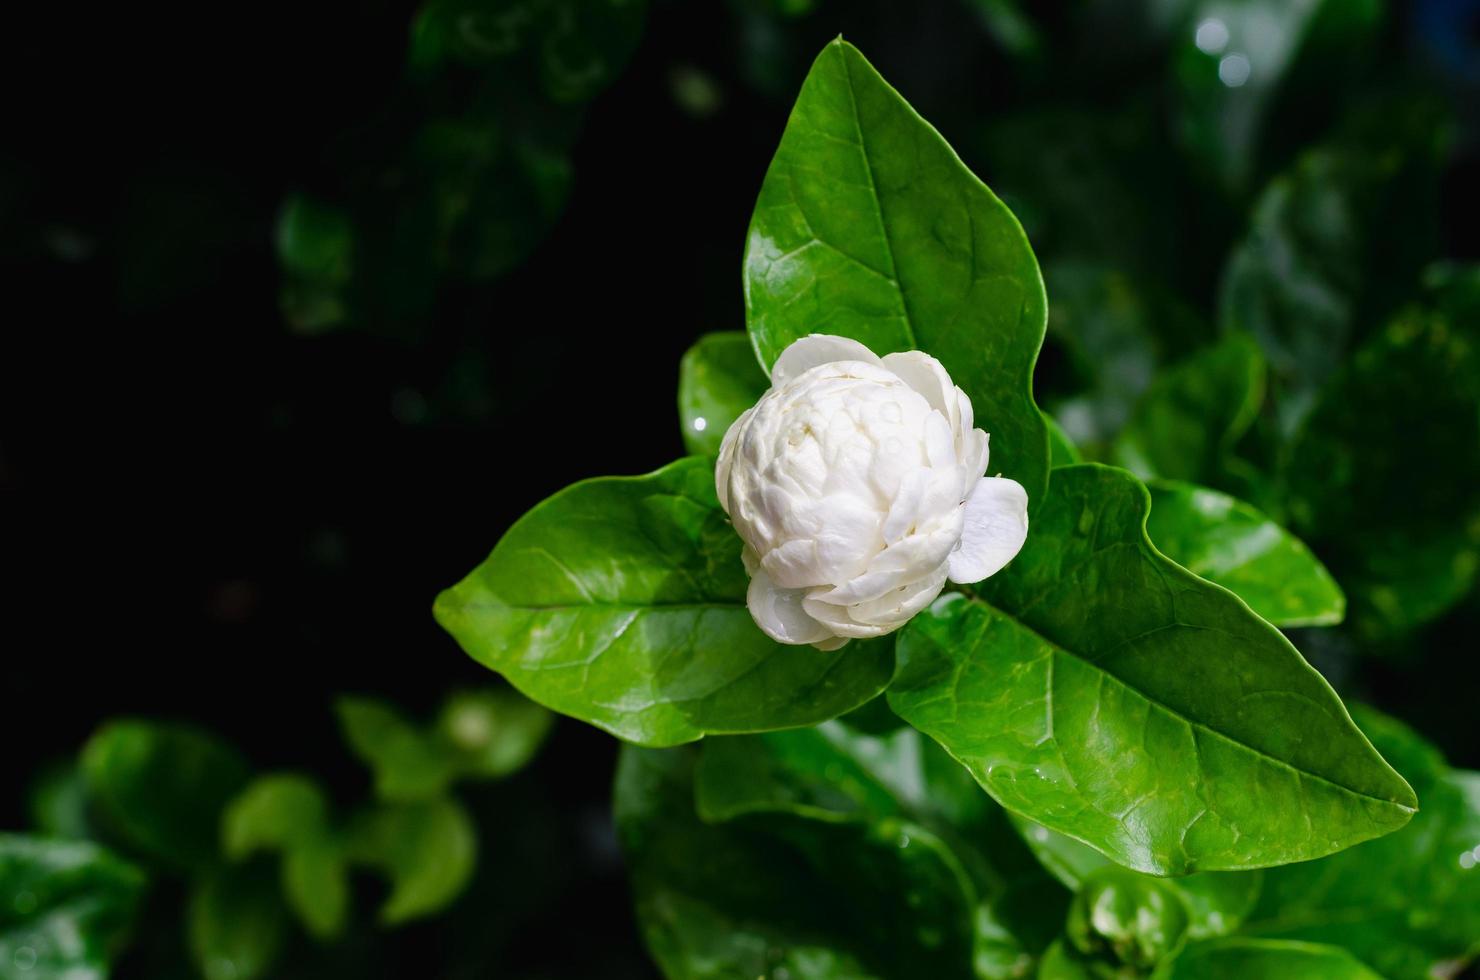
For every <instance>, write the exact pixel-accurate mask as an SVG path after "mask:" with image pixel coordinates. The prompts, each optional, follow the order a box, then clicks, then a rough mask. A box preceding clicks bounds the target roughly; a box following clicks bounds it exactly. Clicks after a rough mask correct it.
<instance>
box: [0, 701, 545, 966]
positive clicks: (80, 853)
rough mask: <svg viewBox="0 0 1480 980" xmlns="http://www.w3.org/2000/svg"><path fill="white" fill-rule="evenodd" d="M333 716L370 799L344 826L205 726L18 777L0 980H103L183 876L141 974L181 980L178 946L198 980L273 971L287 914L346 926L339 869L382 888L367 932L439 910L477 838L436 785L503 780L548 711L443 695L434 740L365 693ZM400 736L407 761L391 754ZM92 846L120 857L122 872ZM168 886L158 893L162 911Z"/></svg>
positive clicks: (97, 749)
mask: <svg viewBox="0 0 1480 980" xmlns="http://www.w3.org/2000/svg"><path fill="white" fill-rule="evenodd" d="M340 711H341V715H342V716H344V717H345V738H346V740H347V741H348V742H349V744H350V747H351V749H352V750H353V751H354V752H355V753H356V754H358V755H360V756H361V757H362V758H364V759H365V761H366V762H367V764H369V765H370V766H371V767H372V769H374V771H375V773H376V787H377V795H378V796H379V797H380V799H378V800H375V801H371V802H369V803H367V804H362V805H360V806H358V807H356V808H355V809H354V810H353V811H352V812H351V813H350V814H348V815H347V816H345V817H343V818H340V817H336V815H335V814H334V813H333V811H332V807H331V803H330V800H329V797H328V795H327V793H326V792H325V790H324V789H323V788H322V787H321V786H320V785H319V783H318V782H317V781H316V780H315V779H314V778H313V777H311V776H307V775H304V774H297V773H271V774H266V775H261V776H257V777H255V778H253V777H252V775H251V770H250V767H249V766H248V765H247V763H246V761H245V759H243V758H242V756H241V755H240V754H239V753H238V752H237V750H236V749H235V748H233V747H232V746H231V745H229V744H227V743H226V742H224V741H222V740H221V739H219V738H217V737H216V736H214V735H211V734H209V733H207V732H204V731H201V730H198V729H195V728H189V727H185V726H182V725H173V724H167V723H162V722H154V721H144V720H137V719H128V720H119V721H113V722H108V723H105V724H104V725H103V726H102V727H101V728H100V729H99V730H98V731H97V733H95V734H94V735H93V737H92V738H91V739H90V740H89V741H88V743H87V745H86V746H84V747H83V749H82V752H81V756H80V761H79V763H78V765H77V766H76V767H75V768H71V769H57V770H54V771H52V772H49V773H47V774H44V775H43V777H42V778H41V779H39V780H38V781H37V782H36V783H35V785H34V787H33V789H32V794H31V804H32V806H31V809H32V813H33V816H34V819H35V821H36V824H37V826H36V831H37V833H36V834H35V835H34V836H27V835H0V894H4V895H7V896H11V899H10V900H9V902H8V904H7V905H3V906H0V977H4V978H5V980H11V978H12V977H21V976H30V977H38V976H39V977H52V976H55V977H62V976H73V975H74V974H73V973H70V972H68V970H69V969H70V970H81V971H83V972H84V973H85V974H86V975H87V976H103V975H106V973H107V968H108V963H109V961H110V960H111V959H112V958H113V957H115V956H116V955H117V954H118V953H119V952H120V951H121V950H122V949H123V948H124V947H125V945H126V944H127V942H128V940H129V938H130V934H131V933H132V931H133V929H134V928H135V920H136V919H137V918H138V917H139V913H140V909H139V906H140V903H141V897H142V895H143V892H144V887H145V884H146V882H159V883H161V884H162V885H171V884H177V883H182V882H183V884H184V885H185V886H186V890H187V892H188V896H187V897H186V899H185V901H184V907H183V908H180V909H177V910H176V911H175V915H176V918H177V920H180V919H183V923H182V924H177V925H176V928H179V929H182V930H183V933H184V936H183V941H182V942H181V943H180V945H179V946H178V947H177V948H176V949H175V950H174V951H173V952H171V953H169V954H167V955H166V956H165V961H164V963H155V965H154V967H153V969H155V970H160V971H168V972H170V973H171V974H173V973H175V972H178V971H181V970H184V969H185V967H184V965H183V964H180V963H177V962H175V958H176V957H177V956H178V954H179V953H181V952H183V951H184V950H186V949H188V951H189V955H190V960H191V962H192V964H193V969H194V972H195V974H196V975H198V976H200V977H203V978H205V980H251V978H254V977H264V976H271V975H275V971H276V970H277V969H278V967H279V962H278V961H279V957H280V955H281V953H282V951H283V949H284V948H285V947H286V946H287V945H288V940H289V936H290V919H292V918H296V919H297V921H298V923H299V924H300V925H301V926H302V928H303V929H304V930H305V931H306V932H307V934H308V935H309V936H311V937H313V939H315V940H317V941H319V942H321V943H327V942H331V941H334V940H337V939H339V938H340V937H341V936H342V935H343V933H344V932H345V930H346V928H347V926H348V925H349V924H350V916H351V914H352V909H351V904H352V894H353V891H354V889H353V888H352V887H351V884H352V883H351V878H350V872H351V869H352V868H354V867H366V868H370V869H373V870H375V871H376V872H378V873H379V874H380V875H382V876H383V877H385V878H386V879H387V880H388V881H389V884H390V892H389V894H388V895H387V896H386V898H385V901H384V903H383V904H382V906H381V909H380V912H379V916H378V921H379V922H380V923H381V924H382V925H384V926H397V925H401V924H403V923H405V922H408V921H410V920H413V919H417V918H423V917H425V916H428V915H432V914H435V913H438V912H440V911H442V910H443V909H444V908H446V907H447V906H448V905H449V904H451V903H452V902H454V901H455V900H456V899H457V898H458V897H459V896H460V895H461V894H462V892H463V890H464V889H465V888H466V886H467V884H468V882H469V879H470V877H471V875H472V873H473V869H474V866H475V864H476V862H477V853H478V840H477V831H476V829H475V827H474V825H473V821H472V818H471V817H470V816H469V814H468V812H467V810H466V809H465V808H464V806H463V805H462V804H461V803H459V802H458V800H457V799H456V798H454V797H453V796H451V795H450V784H451V781H452V780H453V779H454V778H456V779H460V780H477V781H487V780H497V779H502V778H504V777H507V776H509V775H512V774H513V773H514V772H517V771H518V770H519V769H520V768H522V767H523V766H524V765H525V764H527V763H528V762H529V761H530V759H532V758H533V756H534V754H535V752H537V751H538V750H539V747H540V745H541V744H542V743H543V741H544V739H545V737H546V736H547V735H548V733H549V731H550V727H551V723H552V722H553V720H554V719H553V716H552V715H551V714H550V713H549V712H547V711H545V710H544V709H543V708H540V707H539V706H537V705H535V704H533V703H531V702H529V701H527V700H525V699H523V698H521V697H519V696H518V695H517V694H515V693H513V692H512V691H509V690H506V689H488V690H478V691H464V692H459V693H456V694H454V695H452V696H450V697H449V698H448V699H447V700H446V702H445V703H444V705H443V708H442V713H441V715H440V719H441V721H440V722H439V725H438V727H437V728H435V729H434V732H435V733H436V734H435V735H434V736H422V735H421V733H420V732H418V731H417V730H415V729H413V728H412V727H411V726H409V725H408V724H407V723H406V722H404V721H402V720H401V719H400V717H399V715H398V714H397V713H396V712H395V711H394V710H393V709H391V708H389V707H387V706H386V705H384V704H382V703H379V702H374V701H371V700H368V699H350V698H345V699H342V700H341V703H340ZM413 739H415V740H416V741H415V749H414V750H413V751H406V750H405V749H404V747H403V745H402V743H403V742H405V741H407V740H413ZM387 745H389V746H390V747H391V751H390V752H389V753H388V752H387V751H386V746H387ZM387 765H393V766H401V765H416V766H422V767H425V768H426V769H427V770H428V771H430V772H432V773H434V774H435V775H436V778H435V779H434V780H432V781H421V782H412V781H411V780H410V779H409V776H408V775H407V774H406V773H405V772H403V771H399V770H397V771H395V772H394V773H393V774H392V775H391V776H390V777H387V776H386V775H385V773H386V767H387ZM408 786H410V787H412V788H413V789H414V790H415V792H414V793H411V794H410V796H409V798H408V797H407V796H406V795H405V794H404V791H405V789H406V788H407V787H408ZM387 789H389V790H390V792H389V794H387ZM103 845H106V846H109V847H116V848H117V849H118V850H119V852H120V853H125V854H130V855H133V856H136V857H137V860H138V862H139V863H138V866H135V865H132V864H129V863H127V862H126V861H124V860H123V859H122V858H120V857H115V856H114V855H113V854H112V853H111V852H110V851H109V850H104V848H103ZM273 855H276V856H277V860H273V859H272V856H273ZM275 865H276V870H275ZM173 890H174V889H173V888H169V887H161V888H160V889H159V891H161V892H162V893H163V894H162V895H161V900H162V901H168V900H169V898H170V895H171V893H172V892H173ZM159 911H160V910H158V909H151V910H150V912H151V914H154V913H156V912H159ZM8 915H13V916H14V918H13V919H7V916H8ZM32 966H35V967H36V968H37V969H38V970H39V972H37V973H30V972H28V971H30V970H31V968H32ZM88 971H91V972H88ZM77 975H81V974H77Z"/></svg>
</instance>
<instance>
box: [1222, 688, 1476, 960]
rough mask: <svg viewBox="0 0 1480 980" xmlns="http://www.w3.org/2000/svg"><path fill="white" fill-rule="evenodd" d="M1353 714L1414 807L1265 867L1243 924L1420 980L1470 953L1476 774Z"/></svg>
mask: <svg viewBox="0 0 1480 980" xmlns="http://www.w3.org/2000/svg"><path fill="white" fill-rule="evenodd" d="M1353 714H1354V715H1355V716H1356V718H1357V720H1358V721H1359V722H1360V723H1361V725H1362V728H1363V730H1364V731H1366V733H1367V734H1368V735H1369V736H1371V738H1372V741H1373V743H1374V744H1376V745H1377V747H1378V748H1379V749H1381V750H1382V752H1383V753H1384V754H1385V755H1387V756H1388V757H1389V758H1390V759H1392V760H1393V762H1394V764H1395V765H1397V766H1398V768H1399V769H1400V770H1402V772H1403V773H1404V774H1405V775H1406V776H1407V777H1408V779H1409V781H1410V782H1411V783H1412V784H1413V787H1414V789H1415V790H1416V791H1417V792H1418V797H1419V799H1420V801H1421V802H1422V808H1421V809H1420V810H1419V812H1418V814H1417V816H1415V817H1414V818H1413V821H1412V823H1410V824H1409V825H1408V826H1407V827H1404V828H1403V829H1402V830H1400V831H1398V832H1397V833H1395V834H1391V835H1389V836H1387V837H1384V838H1382V839H1381V840H1375V841H1372V842H1370V843H1367V844H1363V845H1361V846H1360V847H1354V848H1352V849H1351V850H1349V851H1343V852H1342V853H1340V854H1335V855H1332V856H1331V857H1328V858H1326V859H1324V860H1321V861H1317V862H1313V863H1311V864H1295V865H1290V866H1289V867H1285V868H1277V869H1273V870H1271V871H1267V872H1265V886H1264V892H1263V894H1262V896H1261V897H1260V900H1259V904H1258V905H1257V907H1256V908H1255V910H1254V913H1253V914H1252V915H1251V916H1250V919H1249V921H1248V922H1247V923H1246V925H1245V927H1244V928H1245V931H1246V932H1249V933H1251V934H1255V935H1259V936H1269V937H1280V938H1287V939H1303V940H1309V941H1311V942H1321V943H1332V944H1334V945H1338V946H1342V947H1344V948H1346V949H1348V950H1350V951H1351V952H1352V953H1353V954H1355V955H1356V956H1358V957H1359V958H1361V959H1362V960H1364V961H1365V962H1366V963H1367V964H1368V965H1369V966H1371V967H1372V968H1373V969H1374V970H1377V971H1378V972H1379V973H1381V974H1382V975H1383V976H1385V977H1387V978H1388V980H1410V978H1411V980H1424V978H1427V977H1431V976H1434V975H1435V972H1434V971H1436V969H1437V967H1438V965H1439V964H1441V963H1445V962H1449V961H1460V960H1463V959H1464V958H1465V957H1466V956H1471V955H1474V954H1475V953H1476V952H1480V851H1477V849H1480V773H1474V772H1466V771H1459V770H1450V769H1448V767H1447V766H1445V765H1444V762H1443V759H1442V757H1441V756H1440V755H1439V753H1438V752H1437V751H1436V750H1435V749H1434V748H1433V747H1432V746H1430V745H1429V744H1428V743H1427V742H1425V741H1424V740H1423V739H1422V738H1420V737H1419V736H1418V735H1416V734H1415V733H1414V732H1413V731H1411V730H1410V729H1408V728H1407V727H1406V726H1404V725H1402V724H1401V723H1399V722H1397V721H1396V720H1394V719H1392V718H1388V717H1386V716H1384V715H1381V714H1379V713H1377V712H1375V711H1373V710H1372V709H1371V708H1363V707H1362V706H1360V705H1357V706H1354V707H1353Z"/></svg>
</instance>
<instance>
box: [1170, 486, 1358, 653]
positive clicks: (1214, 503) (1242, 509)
mask: <svg viewBox="0 0 1480 980" xmlns="http://www.w3.org/2000/svg"><path fill="white" fill-rule="evenodd" d="M1148 489H1149V490H1150V491H1151V516H1150V517H1149V518H1148V519H1147V521H1146V533H1147V534H1148V535H1150V537H1151V541H1152V543H1153V544H1155V545H1156V548H1157V550H1158V551H1160V552H1161V553H1162V554H1164V555H1166V556H1167V557H1168V558H1170V559H1172V561H1174V562H1176V563H1177V564H1179V565H1181V566H1182V567H1183V568H1185V569H1187V570H1188V571H1189V572H1192V573H1193V574H1195V575H1199V576H1201V577H1202V578H1205V579H1207V580H1208V581H1209V582H1215V583H1217V584H1218V585H1221V586H1223V587H1224V588H1225V589H1227V590H1229V591H1230V592H1232V593H1233V594H1234V595H1236V596H1238V597H1239V598H1240V599H1242V600H1244V601H1245V602H1247V603H1248V604H1249V608H1250V609H1252V610H1254V611H1255V612H1256V613H1258V614H1259V615H1260V616H1262V617H1263V618H1264V619H1265V620H1267V621H1268V622H1270V623H1273V624H1274V625H1276V626H1280V627H1292V626H1327V625H1330V624H1332V623H1339V622H1341V617H1342V616H1343V615H1344V614H1345V612H1346V596H1345V595H1343V594H1342V592H1341V589H1340V587H1338V586H1337V584H1336V582H1335V580H1334V579H1332V578H1331V573H1330V572H1328V571H1326V566H1324V565H1322V564H1321V563H1320V561H1319V560H1317V558H1316V557H1315V556H1314V555H1312V554H1311V553H1310V549H1309V548H1307V547H1306V546H1305V544H1304V542H1302V541H1301V540H1300V539H1299V538H1297V537H1295V536H1294V535H1292V534H1291V533H1290V532H1289V531H1286V530H1285V529H1284V528H1282V527H1280V526H1279V525H1278V524H1276V523H1274V522H1273V521H1271V520H1270V519H1269V518H1268V517H1265V516H1264V514H1263V513H1261V512H1260V511H1258V510H1256V509H1254V508H1253V507H1251V506H1250V505H1248V504H1246V503H1244V502H1243V501H1241V500H1236V499H1234V498H1233V497H1230V496H1228V495H1227V494H1224V493H1219V492H1218V491H1217V490H1209V489H1208V488H1207V487H1199V486H1194V485H1192V484H1190V483H1179V482H1176V481H1172V480H1160V481H1156V482H1153V483H1152V484H1151V485H1150V486H1149V487H1148Z"/></svg>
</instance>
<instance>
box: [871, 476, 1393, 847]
mask: <svg viewBox="0 0 1480 980" xmlns="http://www.w3.org/2000/svg"><path fill="white" fill-rule="evenodd" d="M1148 508H1149V499H1148V496H1147V494H1146V491H1145V490H1144V488H1142V487H1141V486H1140V484H1139V483H1138V482H1137V481H1136V480H1135V479H1134V478H1133V477H1131V476H1130V475H1129V474H1127V473H1125V472H1124V471H1121V470H1116V469H1113V468H1110V467H1104V466H1095V465H1082V466H1072V467H1063V468H1061V469H1058V470H1055V471H1054V492H1053V495H1052V497H1051V498H1050V500H1049V503H1048V506H1046V507H1045V508H1044V509H1043V511H1041V512H1040V514H1039V515H1038V516H1037V517H1036V518H1035V520H1034V525H1033V531H1032V533H1031V534H1029V536H1028V543H1027V544H1026V546H1025V547H1024V549H1023V551H1022V552H1021V553H1020V554H1019V555H1018V557H1017V559H1016V560H1015V561H1014V563H1013V565H1012V568H1011V569H1010V570H1009V573H1007V574H1004V575H1001V576H997V577H996V578H993V579H990V580H988V582H987V587H988V588H985V589H983V593H984V598H981V599H973V598H969V597H967V596H963V595H951V596H946V597H943V598H942V599H940V600H938V601H937V602H936V604H935V605H934V606H932V607H931V608H930V609H928V610H927V611H926V612H924V613H922V614H921V615H920V616H918V617H916V618H915V620H914V621H912V622H911V623H910V624H909V625H908V626H907V627H906V628H905V629H904V631H903V632H902V634H901V636H900V639H899V643H898V655H899V670H898V674H897V676H896V678H895V680H894V683H893V685H892V686H891V687H890V689H889V704H890V706H891V707H892V708H893V709H894V710H895V712H896V713H898V714H899V715H900V716H901V717H903V718H904V719H905V720H906V721H908V722H910V723H911V724H912V725H914V726H915V727H916V728H918V729H920V730H921V731H923V732H925V733H926V734H928V735H930V736H931V737H933V738H935V739H936V740H937V741H939V742H940V743H941V744H942V745H943V746H944V747H945V748H946V750H947V751H948V752H950V753H951V754H952V755H953V756H955V757H956V759H958V760H959V761H960V762H962V763H963V764H964V765H966V766H967V767H968V768H969V769H970V770H971V772H972V774H973V775H974V776H975V777H976V778H977V780H978V781H979V782H980V783H981V784H982V786H983V787H985V788H986V789H987V791H988V792H989V793H991V794H992V795H993V796H994V797H996V798H997V800H998V801H999V802H1001V803H1002V804H1003V805H1004V806H1006V807H1007V808H1008V809H1010V810H1013V811H1016V812H1018V813H1021V814H1023V815H1024V816H1027V817H1030V818H1032V819H1033V820H1036V821H1037V822H1039V823H1041V824H1043V825H1045V826H1047V827H1049V828H1050V829H1053V830H1058V831H1060V832H1061V833H1065V834H1068V835H1070V836H1072V837H1075V838H1078V839H1080V840H1082V841H1085V842H1086V843H1089V844H1091V845H1092V846H1094V847H1095V848H1097V849H1098V850H1100V851H1102V852H1104V853H1105V854H1107V855H1108V856H1110V857H1111V858H1113V859H1114V860H1116V861H1117V862H1119V863H1121V864H1124V865H1126V866H1127V867H1131V868H1134V869H1136V870H1140V871H1146V872H1150V873H1155V874H1187V873H1189V872H1192V871H1199V870H1207V871H1211V870H1231V869H1241V868H1253V867H1261V866H1265V865H1271V864H1280V863H1285V862H1289V861H1300V860H1308V859H1310V858H1314V857H1319V856H1321V855H1324V854H1329V853H1331V852H1333V851H1336V850H1339V849H1341V848H1343V847H1347V846H1350V845H1352V844H1355V843H1358V842H1360V841H1363V840H1367V839H1369V838H1372V837H1376V836H1380V835H1382V834H1385V833H1390V832H1391V831H1393V830H1396V829H1397V828H1398V827H1401V826H1402V825H1403V824H1404V823H1406V822H1407V821H1408V819H1409V818H1410V817H1411V816H1412V814H1413V811H1414V808H1415V806H1416V800H1415V799H1414V796H1413V791H1412V790H1411V789H1409V787H1408V785H1407V784H1406V783H1405V782H1404V781H1403V780H1402V778H1401V777H1400V776H1398V775H1397V773H1395V772H1393V770H1392V769H1391V768H1390V767H1389V766H1388V765H1387V764H1386V763H1385V762H1384V761H1383V760H1382V758H1381V756H1379V755H1378V754H1377V752H1376V751H1375V750H1374V749H1373V748H1372V746H1371V745H1370V744H1369V743H1368V742H1367V740H1366V739H1365V738H1364V737H1363V736H1362V734H1361V733H1360V732H1359V731H1358V730H1357V728H1356V726H1355V725H1353V724H1352V722H1351V720H1350V718H1349V717H1348V716H1347V714H1346V711H1345V709H1344V708H1343V707H1342V705H1341V702H1340V700H1339V699H1338V698H1337V697H1336V695H1335V693H1334V692H1333V691H1332V690H1331V688H1330V686H1329V685H1327V684H1326V682H1325V681H1324V680H1323V679H1322V678H1321V677H1320V675H1319V674H1317V673H1316V672H1315V671H1314V670H1313V669H1311V667H1310V666H1309V665H1308V664H1306V662H1305V661H1304V660H1303V659H1302V658H1301V657H1300V655H1299V654H1298V653H1297V652H1296V651H1295V649H1294V648H1293V647H1291V646H1290V644H1289V642H1288V641H1287V640H1286V639H1285V638H1284V637H1283V636H1282V635H1281V634H1280V633H1279V631H1277V630H1276V629H1274V628H1273V627H1271V626H1270V625H1269V624H1267V623H1265V622H1264V621H1263V620H1261V619H1259V618H1258V617H1257V616H1255V615H1253V613H1251V612H1250V611H1249V610H1248V608H1247V607H1246V606H1245V605H1244V604H1243V603H1242V602H1240V601H1238V600H1237V599H1236V598H1235V597H1233V596H1232V595H1230V594H1229V593H1228V592H1226V591H1224V590H1223V589H1220V588H1218V587H1216V586H1212V585H1209V584H1207V583H1205V582H1203V581H1202V580H1201V579H1199V578H1197V577H1196V576H1194V575H1192V574H1191V573H1189V572H1187V571H1185V570H1183V569H1182V568H1180V567H1179V566H1177V565H1175V564H1173V563H1172V562H1169V561H1167V560H1166V559H1165V558H1163V557H1162V556H1161V555H1160V554H1158V553H1157V552H1156V551H1155V549H1153V548H1152V547H1151V545H1150V542H1149V541H1148V540H1147V538H1146V535H1145V530H1144V527H1145V521H1146V514H1147V510H1148ZM1107 760H1110V761H1107Z"/></svg>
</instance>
